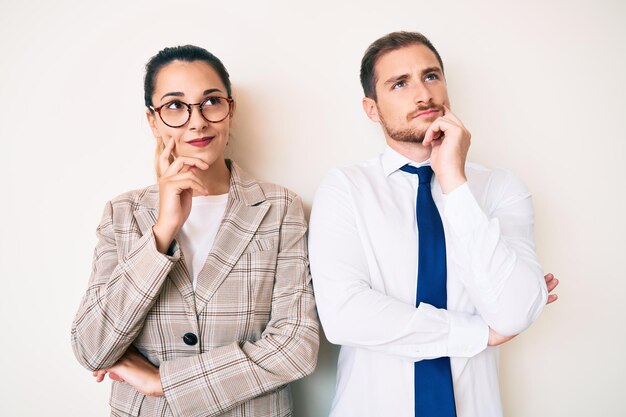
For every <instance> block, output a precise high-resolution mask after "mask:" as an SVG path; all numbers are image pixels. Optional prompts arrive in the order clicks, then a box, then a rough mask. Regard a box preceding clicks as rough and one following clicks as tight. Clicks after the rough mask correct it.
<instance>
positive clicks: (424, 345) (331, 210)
mask: <svg viewBox="0 0 626 417" xmlns="http://www.w3.org/2000/svg"><path fill="white" fill-rule="evenodd" d="M355 216H356V210H355V208H354V206H353V203H352V199H351V197H350V188H349V186H348V183H347V181H346V179H345V177H344V174H343V173H341V171H338V170H335V171H332V172H331V173H330V174H329V175H328V177H327V178H326V179H325V181H324V182H323V183H322V185H321V186H320V187H319V189H318V191H317V193H316V196H315V201H314V204H313V211H312V213H311V225H310V231H309V256H310V259H311V272H312V275H313V284H314V291H315V298H316V302H317V306H318V312H319V315H320V320H321V322H322V325H323V328H324V332H325V334H326V337H327V338H328V340H329V341H331V342H332V343H335V344H341V345H346V346H352V347H359V348H364V349H370V350H374V351H378V352H384V353H388V354H391V355H396V356H399V357H403V358H406V359H409V360H412V361H416V360H421V359H432V358H436V357H442V356H450V357H471V356H474V355H476V354H478V353H479V352H481V351H482V350H483V349H485V347H486V346H487V339H488V327H487V325H486V324H485V322H484V321H483V319H482V318H481V317H480V316H479V315H471V314H466V313H460V312H452V311H447V310H445V309H437V308H435V307H433V306H432V305H429V304H426V303H421V304H420V305H419V307H418V308H416V307H415V306H413V305H410V304H407V303H405V302H402V301H399V300H397V299H395V298H393V297H391V296H388V295H386V294H383V293H382V292H379V291H376V290H374V289H372V285H371V279H370V275H369V272H368V265H367V260H366V257H365V253H364V250H363V245H362V243H361V239H362V234H363V233H366V232H365V231H362V230H359V229H358V227H357V224H356V218H355ZM371 221H381V219H371ZM392 278H393V277H385V279H392Z"/></svg>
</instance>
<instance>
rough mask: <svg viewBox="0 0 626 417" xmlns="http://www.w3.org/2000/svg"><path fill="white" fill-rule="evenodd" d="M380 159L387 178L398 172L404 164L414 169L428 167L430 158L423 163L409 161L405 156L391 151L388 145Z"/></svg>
mask: <svg viewBox="0 0 626 417" xmlns="http://www.w3.org/2000/svg"><path fill="white" fill-rule="evenodd" d="M381 159H382V164H383V172H384V173H385V176H387V177H388V176H389V175H391V174H393V173H394V172H396V171H397V170H399V169H400V168H401V167H403V166H405V165H406V164H410V165H413V166H414V167H421V166H424V165H430V158H428V159H427V160H425V161H423V162H415V161H411V160H410V159H409V158H407V157H406V156H404V155H402V154H400V153H398V152H396V151H395V150H393V149H392V148H391V147H390V146H389V145H385V151H384V152H383V154H382V155H381Z"/></svg>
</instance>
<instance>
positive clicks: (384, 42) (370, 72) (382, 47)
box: [361, 32, 443, 100]
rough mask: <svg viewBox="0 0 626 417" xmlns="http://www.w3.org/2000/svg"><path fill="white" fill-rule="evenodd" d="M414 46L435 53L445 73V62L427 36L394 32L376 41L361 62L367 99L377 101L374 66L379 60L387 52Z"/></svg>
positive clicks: (362, 81) (362, 80)
mask: <svg viewBox="0 0 626 417" xmlns="http://www.w3.org/2000/svg"><path fill="white" fill-rule="evenodd" d="M413 44H419V45H424V46H425V47H427V48H428V49H430V50H431V51H433V53H434V54H435V57H437V61H439V65H441V71H442V72H443V62H442V61H441V57H440V56H439V52H437V50H436V49H435V47H434V46H433V44H432V43H431V42H430V41H429V40H428V38H427V37H426V36H424V35H422V34H421V33H419V32H392V33H389V34H387V35H385V36H383V37H382V38H380V39H377V40H375V41H374V43H372V44H371V45H370V46H369V47H368V48H367V50H366V51H365V55H363V59H362V60H361V86H362V87H363V93H365V97H369V98H372V99H374V100H376V70H375V68H374V65H376V61H377V60H378V58H380V57H381V56H382V55H384V54H386V53H387V52H391V51H395V50H396V49H400V48H403V47H405V46H409V45H413Z"/></svg>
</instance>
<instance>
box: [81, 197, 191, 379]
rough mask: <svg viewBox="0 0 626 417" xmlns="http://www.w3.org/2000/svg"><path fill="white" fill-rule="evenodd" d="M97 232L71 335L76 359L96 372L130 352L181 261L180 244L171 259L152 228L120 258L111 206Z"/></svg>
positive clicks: (107, 206) (175, 247)
mask: <svg viewBox="0 0 626 417" xmlns="http://www.w3.org/2000/svg"><path fill="white" fill-rule="evenodd" d="M122 210H124V208H122ZM96 234H97V236H98V243H97V245H96V249H95V251H94V258H93V269H92V273H91V277H90V278H89V284H88V288H87V291H86V293H85V295H84V296H83V298H82V300H81V303H80V306H79V309H78V312H77V313H76V317H75V319H74V322H73V323H72V333H71V334H72V348H73V349H74V355H75V356H76V358H77V359H78V361H79V362H80V363H81V364H82V365H83V366H84V367H85V368H87V369H89V370H92V371H94V370H99V369H104V368H107V367H110V366H113V365H114V364H115V362H117V360H118V359H119V358H120V357H121V356H122V355H123V354H124V353H125V352H126V350H127V349H128V347H129V346H130V344H131V343H132V342H133V340H134V339H135V338H136V337H137V335H138V334H139V332H140V331H141V329H142V328H143V324H144V320H145V317H146V315H147V314H148V312H149V311H150V309H151V308H152V306H153V305H154V303H155V301H156V299H157V298H158V296H159V294H160V291H161V286H162V285H163V282H164V280H165V279H166V277H167V274H168V273H169V272H170V270H171V269H172V267H173V265H174V264H175V263H176V261H177V260H178V258H179V257H180V250H179V248H178V245H177V244H174V245H173V246H172V249H173V256H167V255H164V254H162V253H160V252H159V251H158V250H157V248H156V242H155V239H154V235H153V233H152V230H150V232H149V233H146V234H145V235H144V236H142V237H141V238H140V239H138V240H137V241H136V242H134V244H133V246H132V247H131V248H130V250H129V251H128V253H127V254H126V255H123V256H120V254H119V251H118V247H117V241H116V236H115V232H114V227H113V205H112V204H111V203H110V202H109V203H107V205H106V207H105V209H104V213H103V215H102V220H101V221H100V225H99V226H98V229H97V232H96Z"/></svg>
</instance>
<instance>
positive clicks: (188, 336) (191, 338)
mask: <svg viewBox="0 0 626 417" xmlns="http://www.w3.org/2000/svg"><path fill="white" fill-rule="evenodd" d="M183 342H185V344H186V345H189V346H193V345H195V344H196V343H198V336H196V335H195V334H193V333H185V334H184V335H183Z"/></svg>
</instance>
